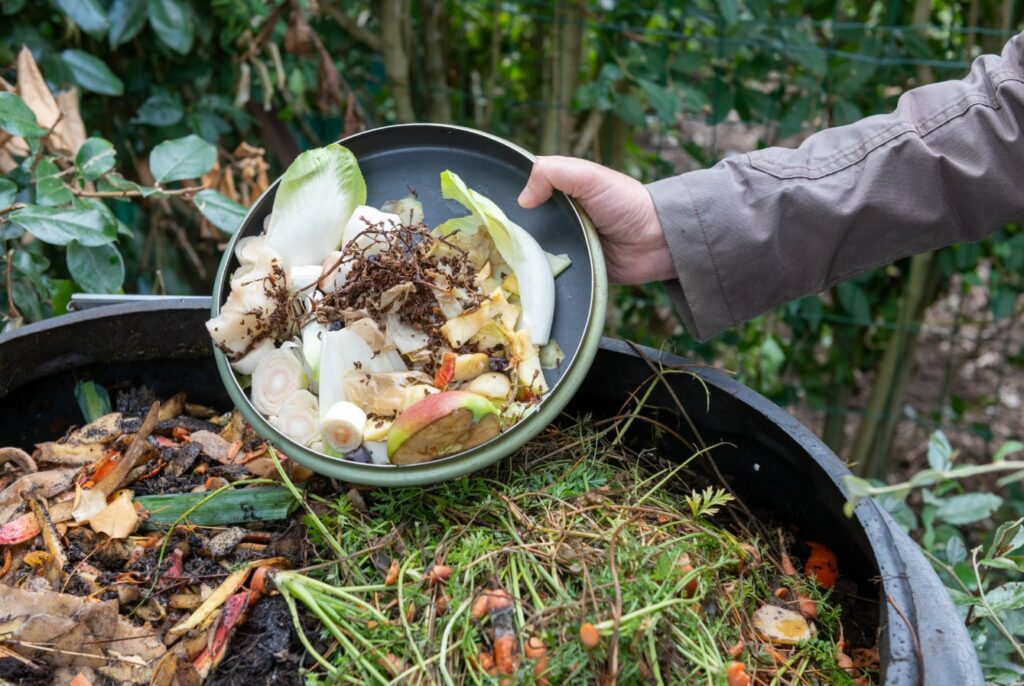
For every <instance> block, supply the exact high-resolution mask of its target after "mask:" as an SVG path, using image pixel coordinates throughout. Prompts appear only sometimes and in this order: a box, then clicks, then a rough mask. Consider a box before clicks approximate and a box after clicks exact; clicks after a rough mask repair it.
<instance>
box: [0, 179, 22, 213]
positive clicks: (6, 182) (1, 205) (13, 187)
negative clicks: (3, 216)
mask: <svg viewBox="0 0 1024 686" xmlns="http://www.w3.org/2000/svg"><path fill="white" fill-rule="evenodd" d="M17 196H18V184H16V183H14V182H13V181H11V180H10V179H5V178H0V210H2V209H6V208H8V207H10V206H11V205H13V204H14V198H16V197H17Z"/></svg>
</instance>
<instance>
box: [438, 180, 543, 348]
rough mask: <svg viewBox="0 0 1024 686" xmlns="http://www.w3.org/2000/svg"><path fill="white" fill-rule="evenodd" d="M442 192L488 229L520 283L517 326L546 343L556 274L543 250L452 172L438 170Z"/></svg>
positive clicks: (539, 342) (494, 206) (533, 337)
mask: <svg viewBox="0 0 1024 686" xmlns="http://www.w3.org/2000/svg"><path fill="white" fill-rule="evenodd" d="M441 195H442V196H444V197H445V198H447V199H449V200H455V201H457V202H459V203H461V204H462V205H463V206H465V207H466V209H468V210H469V211H470V212H471V213H472V214H473V216H474V217H476V218H477V220H478V221H479V222H480V223H481V224H482V225H483V226H484V227H485V228H486V229H487V232H488V233H489V234H490V235H491V240H493V241H494V246H495V247H496V248H497V249H498V252H499V253H501V257H502V259H504V260H505V261H506V262H507V263H508V265H509V266H510V267H511V268H512V271H513V273H515V275H516V280H517V281H518V282H519V288H520V293H519V298H520V300H521V301H522V303H523V316H522V321H521V325H520V328H522V329H529V331H530V332H531V340H532V342H533V343H534V344H536V345H544V344H545V343H547V342H548V338H550V337H551V322H552V319H553V318H554V314H555V277H554V276H552V274H551V266H550V265H549V264H548V258H547V255H546V254H545V253H544V250H542V249H541V247H540V245H539V244H538V243H537V241H536V240H534V238H533V236H531V235H530V234H529V233H528V232H527V231H526V229H524V228H522V227H521V226H519V225H518V224H516V223H514V222H512V221H511V220H510V219H509V218H508V217H506V216H505V213H504V212H502V211H501V208H499V207H498V206H497V205H495V204H494V203H493V202H491V201H490V200H489V199H487V198H485V197H484V196H482V195H480V194H479V193H477V192H476V191H474V190H471V189H470V188H468V187H467V186H466V184H465V183H464V182H463V181H462V179H460V178H459V177H458V176H457V175H456V174H454V173H452V172H451V171H447V170H446V171H443V172H441Z"/></svg>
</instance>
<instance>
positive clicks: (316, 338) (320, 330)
mask: <svg viewBox="0 0 1024 686" xmlns="http://www.w3.org/2000/svg"><path fill="white" fill-rule="evenodd" d="M325 333H327V327H326V326H324V325H323V324H321V323H320V322H318V321H316V320H315V319H314V320H313V321H311V322H310V323H308V324H306V325H305V326H304V327H302V359H303V361H304V362H305V363H306V371H307V372H309V375H310V378H311V379H317V380H319V378H320V354H321V352H322V350H323V345H324V342H323V336H324V334H325Z"/></svg>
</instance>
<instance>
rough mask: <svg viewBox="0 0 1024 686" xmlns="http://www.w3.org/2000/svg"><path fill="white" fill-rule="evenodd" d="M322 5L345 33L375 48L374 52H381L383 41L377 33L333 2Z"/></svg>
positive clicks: (372, 48) (371, 48)
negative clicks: (362, 24)
mask: <svg viewBox="0 0 1024 686" xmlns="http://www.w3.org/2000/svg"><path fill="white" fill-rule="evenodd" d="M320 7H321V9H323V10H324V11H325V12H327V14H329V15H331V19H333V20H334V21H335V23H336V24H337V25H338V26H340V27H341V28H342V29H344V30H345V33H347V34H348V35H350V36H352V37H353V38H355V39H356V40H357V41H359V42H360V43H362V44H363V45H365V46H366V47H368V48H370V50H373V51H374V52H381V49H382V48H383V47H384V46H383V41H382V40H381V38H380V36H378V35H377V34H376V33H374V32H373V31H371V30H370V29H368V28H366V27H365V26H360V25H359V22H357V21H356V20H355V19H353V18H352V17H350V16H348V14H347V13H346V12H345V11H344V10H342V9H341V8H339V7H335V6H334V5H333V4H327V3H324V4H323V5H321V6H320Z"/></svg>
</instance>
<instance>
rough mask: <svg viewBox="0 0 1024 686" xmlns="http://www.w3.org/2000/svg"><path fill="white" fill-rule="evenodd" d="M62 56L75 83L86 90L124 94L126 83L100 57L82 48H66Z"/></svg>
mask: <svg viewBox="0 0 1024 686" xmlns="http://www.w3.org/2000/svg"><path fill="white" fill-rule="evenodd" d="M60 57H61V59H62V60H63V61H64V64H66V65H67V66H68V69H70V70H71V75H72V76H73V77H74V79H75V83H77V84H78V85H79V86H81V87H82V88H84V89H85V90H87V91H92V92H93V93H100V94H101V95H123V94H124V83H123V82H122V81H121V79H119V78H117V75H116V74H114V72H112V71H110V67H108V66H107V65H106V64H105V63H104V62H103V60H101V59H100V58H98V57H95V56H93V55H90V54H89V53H87V52H83V51H82V50H65V51H64V52H62V53H61V54H60Z"/></svg>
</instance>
